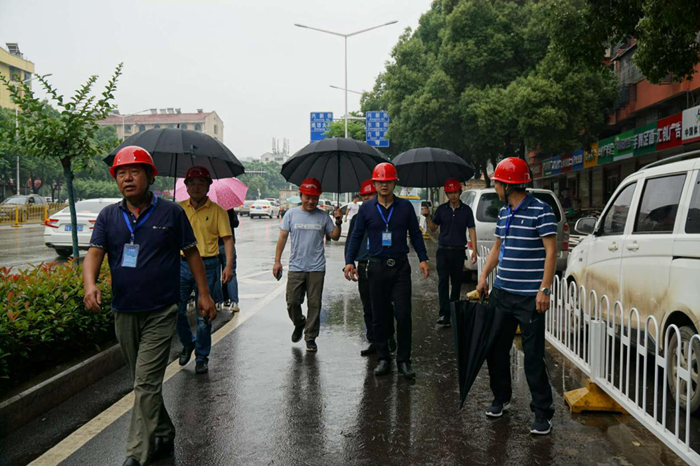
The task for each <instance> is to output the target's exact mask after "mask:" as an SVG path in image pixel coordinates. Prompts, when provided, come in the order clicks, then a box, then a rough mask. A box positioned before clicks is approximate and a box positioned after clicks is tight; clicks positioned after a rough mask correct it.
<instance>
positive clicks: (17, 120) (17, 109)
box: [15, 73, 53, 195]
mask: <svg viewBox="0 0 700 466" xmlns="http://www.w3.org/2000/svg"><path fill="white" fill-rule="evenodd" d="M52 75H53V73H49V74H45V75H44V76H42V78H48V77H49V76H52ZM38 77H39V76H33V77H31V78H29V79H25V80H24V81H22V84H26V83H28V82H30V81H32V80H34V79H36V78H38ZM18 137H19V106H18V105H17V104H16V103H15V139H17V138H18ZM15 184H16V185H17V194H18V195H19V194H22V193H20V191H19V152H17V179H16V180H15Z"/></svg>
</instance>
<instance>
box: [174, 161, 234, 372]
mask: <svg viewBox="0 0 700 466" xmlns="http://www.w3.org/2000/svg"><path fill="white" fill-rule="evenodd" d="M211 184H212V179H211V175H210V174H209V170H207V169H206V168H205V167H200V166H197V165H195V166H193V167H191V168H190V169H189V170H187V174H186V175H185V186H186V187H187V194H189V195H190V198H189V199H185V200H184V201H181V202H180V206H181V207H182V208H183V209H184V210H185V213H186V214H187V218H188V219H189V221H190V224H192V229H193V230H194V235H195V237H196V238H197V249H199V254H200V255H201V256H202V260H203V261H204V268H205V270H206V275H207V283H208V286H209V289H210V290H211V294H212V297H213V298H214V301H215V302H217V303H220V302H222V301H223V295H222V291H221V282H222V281H223V283H228V282H230V281H231V278H232V277H233V247H234V245H233V236H232V233H231V224H230V223H229V218H228V214H226V211H225V210H224V209H223V208H222V207H221V206H220V205H218V204H216V203H214V202H212V201H211V199H209V196H207V194H208V193H209V187H210V186H211ZM219 239H222V240H223V242H224V249H225V254H226V266H225V267H224V270H223V272H222V271H221V265H220V262H219V243H218V242H219ZM192 291H194V292H195V299H196V297H197V295H198V293H199V284H198V283H197V282H196V281H195V279H194V277H193V276H192V272H191V270H190V265H189V263H188V262H187V261H186V260H185V259H184V258H183V260H182V261H181V262H180V305H179V309H178V315H177V335H178V337H179V338H180V343H182V351H181V352H180V365H181V366H184V365H186V364H187V363H188V362H189V360H190V358H191V357H192V352H193V351H194V354H195V369H194V371H195V373H196V374H205V373H207V372H208V371H209V354H210V353H211V322H210V321H209V319H207V318H205V317H201V316H199V315H197V335H196V337H195V335H193V334H192V329H191V328H190V321H189V319H188V318H187V303H188V302H189V300H190V295H191V294H192Z"/></svg>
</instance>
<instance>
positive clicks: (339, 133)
mask: <svg viewBox="0 0 700 466" xmlns="http://www.w3.org/2000/svg"><path fill="white" fill-rule="evenodd" d="M350 115H351V116H354V117H356V118H361V117H363V116H364V114H363V113H362V112H350ZM326 136H328V137H329V138H344V137H345V120H336V121H334V122H333V123H331V126H330V128H328V131H327V132H326ZM348 137H349V138H350V139H355V140H357V141H364V140H365V122H364V121H363V120H348Z"/></svg>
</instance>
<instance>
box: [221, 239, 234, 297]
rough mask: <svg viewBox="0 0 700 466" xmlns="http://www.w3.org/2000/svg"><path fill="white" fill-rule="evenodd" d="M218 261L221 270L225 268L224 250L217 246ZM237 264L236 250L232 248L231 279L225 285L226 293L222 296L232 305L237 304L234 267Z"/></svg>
mask: <svg viewBox="0 0 700 466" xmlns="http://www.w3.org/2000/svg"><path fill="white" fill-rule="evenodd" d="M219 260H220V262H221V268H224V267H226V250H225V249H224V247H223V246H219ZM237 263H238V254H236V248H235V247H234V248H233V278H231V281H230V282H228V283H227V284H226V291H225V293H224V294H225V295H226V296H224V300H225V299H229V300H231V301H233V302H234V303H237V302H238V279H237V278H236V266H237Z"/></svg>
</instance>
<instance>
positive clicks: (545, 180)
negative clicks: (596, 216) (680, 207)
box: [531, 106, 700, 211]
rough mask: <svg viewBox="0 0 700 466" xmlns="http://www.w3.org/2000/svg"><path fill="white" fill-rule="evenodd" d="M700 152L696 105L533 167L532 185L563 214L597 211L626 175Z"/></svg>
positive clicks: (698, 119)
mask: <svg viewBox="0 0 700 466" xmlns="http://www.w3.org/2000/svg"><path fill="white" fill-rule="evenodd" d="M698 148H700V106H697V107H693V108H690V109H687V110H685V111H683V112H681V113H677V114H675V115H672V116H669V117H667V118H663V119H661V120H659V121H657V122H655V123H650V124H648V125H644V126H640V127H638V128H635V129H633V130H629V131H625V132H624V133H621V134H618V135H617V136H613V137H610V138H606V139H601V140H600V141H598V142H597V143H594V144H592V145H591V147H590V149H588V150H581V149H579V150H576V151H573V152H570V153H566V154H562V155H557V156H554V157H551V158H548V159H545V160H537V161H533V162H532V163H531V168H532V173H533V179H534V186H535V187H538V188H544V189H551V190H552V191H554V193H555V194H556V195H557V196H558V197H559V200H560V202H561V203H562V206H564V208H565V210H570V209H571V211H579V210H581V211H587V210H599V209H602V208H603V207H604V206H605V203H606V202H607V201H608V199H610V197H611V196H612V194H613V193H614V191H615V189H616V188H617V186H618V185H619V184H620V182H621V181H622V180H624V179H625V178H626V177H627V176H629V175H631V174H632V173H634V172H636V171H637V170H639V169H641V168H643V167H644V166H646V165H648V164H650V163H652V162H655V161H657V160H660V159H663V158H666V157H670V156H672V155H676V154H679V153H682V152H688V151H691V150H695V149H698Z"/></svg>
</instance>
